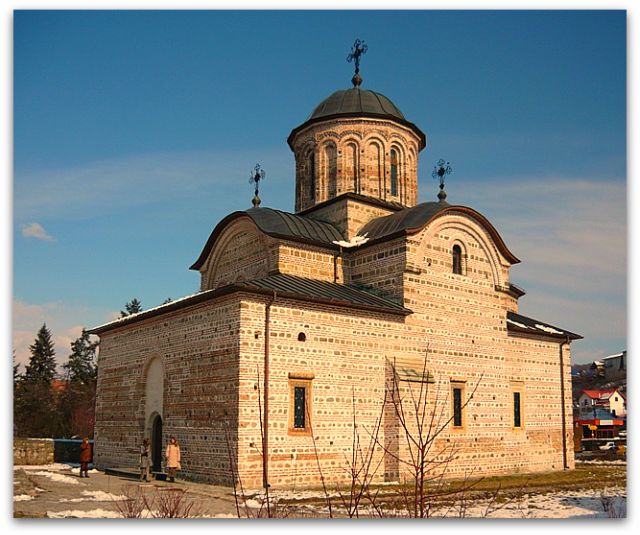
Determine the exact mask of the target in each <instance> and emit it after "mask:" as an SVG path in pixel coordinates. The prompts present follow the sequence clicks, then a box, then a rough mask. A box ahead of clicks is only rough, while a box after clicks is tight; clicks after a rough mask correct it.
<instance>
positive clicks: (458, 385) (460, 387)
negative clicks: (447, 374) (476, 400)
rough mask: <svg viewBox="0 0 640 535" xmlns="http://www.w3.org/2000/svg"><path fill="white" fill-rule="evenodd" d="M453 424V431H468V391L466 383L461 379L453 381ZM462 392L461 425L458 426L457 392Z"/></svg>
mask: <svg viewBox="0 0 640 535" xmlns="http://www.w3.org/2000/svg"><path fill="white" fill-rule="evenodd" d="M450 384H451V422H450V427H451V429H452V430H453V431H461V430H464V429H466V427H467V417H466V413H467V411H466V410H465V409H466V407H465V391H466V386H467V384H466V381H462V380H459V379H451V381H450ZM456 390H457V391H459V392H460V425H456V400H455V392H456Z"/></svg>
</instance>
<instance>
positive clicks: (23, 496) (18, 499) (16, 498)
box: [13, 494, 33, 502]
mask: <svg viewBox="0 0 640 535" xmlns="http://www.w3.org/2000/svg"><path fill="white" fill-rule="evenodd" d="M29 500H33V496H29V495H28V494H18V495H17V496H14V497H13V501H14V502H27V501H29Z"/></svg>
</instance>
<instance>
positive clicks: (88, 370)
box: [62, 329, 98, 385]
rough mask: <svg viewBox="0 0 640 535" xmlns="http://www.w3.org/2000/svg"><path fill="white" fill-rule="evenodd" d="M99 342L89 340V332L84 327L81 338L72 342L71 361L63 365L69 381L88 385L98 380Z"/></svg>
mask: <svg viewBox="0 0 640 535" xmlns="http://www.w3.org/2000/svg"><path fill="white" fill-rule="evenodd" d="M97 347H98V342H91V340H89V333H88V332H87V331H85V330H84V329H82V335H81V336H80V338H78V339H76V340H75V341H74V342H71V354H70V355H69V361H68V362H67V363H66V364H64V365H63V366H62V368H63V369H64V370H65V371H66V375H67V379H68V381H69V383H73V384H82V385H86V384H89V383H91V381H95V380H96V373H97V368H96V349H97Z"/></svg>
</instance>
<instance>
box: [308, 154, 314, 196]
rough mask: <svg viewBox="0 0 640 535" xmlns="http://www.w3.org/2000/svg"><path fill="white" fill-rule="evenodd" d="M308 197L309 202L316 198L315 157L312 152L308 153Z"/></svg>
mask: <svg viewBox="0 0 640 535" xmlns="http://www.w3.org/2000/svg"><path fill="white" fill-rule="evenodd" d="M309 199H311V202H315V200H316V158H315V155H314V154H313V152H312V153H310V154H309Z"/></svg>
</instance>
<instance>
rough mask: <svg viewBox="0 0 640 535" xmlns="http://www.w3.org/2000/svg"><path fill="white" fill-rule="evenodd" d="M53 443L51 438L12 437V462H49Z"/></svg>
mask: <svg viewBox="0 0 640 535" xmlns="http://www.w3.org/2000/svg"><path fill="white" fill-rule="evenodd" d="M54 450H55V445H54V442H53V439H52V438H14V439H13V464H14V465H16V466H17V465H31V464H51V463H52V462H53V461H54Z"/></svg>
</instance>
